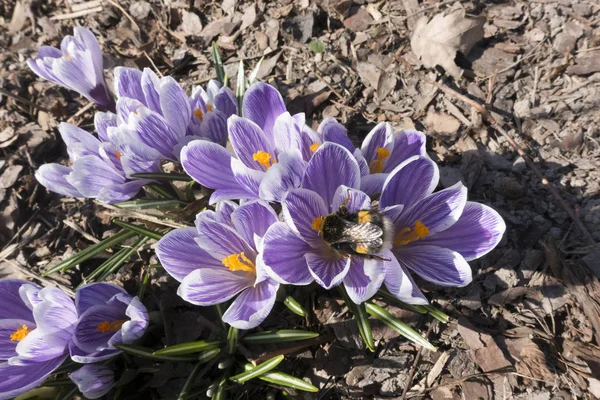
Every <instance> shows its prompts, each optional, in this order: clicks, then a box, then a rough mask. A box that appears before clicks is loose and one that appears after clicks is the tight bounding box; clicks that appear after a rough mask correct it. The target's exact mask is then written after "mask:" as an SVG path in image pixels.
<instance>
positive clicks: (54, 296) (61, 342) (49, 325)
mask: <svg viewBox="0 0 600 400" xmlns="http://www.w3.org/2000/svg"><path fill="white" fill-rule="evenodd" d="M38 297H39V298H40V299H41V302H40V303H38V304H37V305H36V306H35V307H34V309H33V317H34V319H35V322H36V325H37V329H36V330H37V331H40V332H41V334H42V335H43V337H44V340H45V342H46V343H48V344H49V345H51V346H58V347H61V348H63V349H64V348H65V347H66V346H67V344H68V343H69V341H70V340H71V335H72V334H73V330H74V329H75V324H76V323H77V311H76V310H75V304H74V303H73V300H72V299H71V298H70V297H69V296H68V295H67V294H66V293H64V292H63V291H62V290H60V289H58V288H55V287H46V288H44V289H42V290H40V291H39V292H38Z"/></svg>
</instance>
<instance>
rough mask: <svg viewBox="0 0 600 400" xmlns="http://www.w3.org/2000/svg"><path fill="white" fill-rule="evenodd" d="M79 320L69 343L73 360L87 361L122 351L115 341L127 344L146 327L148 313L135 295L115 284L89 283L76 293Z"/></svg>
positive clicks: (139, 336)
mask: <svg viewBox="0 0 600 400" xmlns="http://www.w3.org/2000/svg"><path fill="white" fill-rule="evenodd" d="M75 306H76V308H77V314H78V316H79V320H78V321H77V325H76V326H75V331H74V333H73V339H72V341H71V343H70V344H69V349H70V352H71V358H72V359H73V361H75V362H79V363H83V364H89V363H95V362H99V361H103V360H106V359H109V358H111V357H113V356H115V355H117V354H119V353H120V352H121V350H119V349H118V348H116V347H115V346H114V345H115V344H120V343H125V344H130V343H132V342H134V341H135V340H137V339H139V338H141V337H142V335H143V334H144V332H145V331H146V328H147V327H148V312H147V311H146V307H144V305H143V304H142V303H141V302H140V300H139V299H138V298H137V297H133V296H130V295H129V294H127V292H125V290H123V289H122V288H120V287H119V286H117V285H113V284H110V283H91V284H87V285H84V286H82V287H81V288H80V289H79V290H78V291H77V293H76V294H75Z"/></svg>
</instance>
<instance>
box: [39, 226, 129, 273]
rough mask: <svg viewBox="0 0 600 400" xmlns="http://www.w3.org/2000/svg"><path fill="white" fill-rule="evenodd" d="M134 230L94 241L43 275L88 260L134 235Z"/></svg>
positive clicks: (66, 268)
mask: <svg viewBox="0 0 600 400" xmlns="http://www.w3.org/2000/svg"><path fill="white" fill-rule="evenodd" d="M136 235H137V234H136V233H135V232H131V231H125V230H124V231H121V232H119V233H117V234H116V235H113V236H111V237H109V238H107V239H104V240H102V241H101V242H99V243H96V244H94V245H92V246H90V247H88V248H87V249H85V250H82V251H80V252H79V253H77V254H75V255H73V256H71V257H69V258H67V259H66V260H63V261H61V262H59V263H58V264H56V265H55V266H53V267H52V268H50V269H49V270H48V271H46V272H44V276H46V275H50V274H53V273H55V272H57V271H60V270H62V271H66V270H68V269H70V268H73V267H74V266H76V265H78V264H81V263H82V262H84V261H86V260H89V259H90V258H92V257H94V256H96V255H97V254H100V253H102V252H103V251H104V250H106V249H108V248H109V247H113V246H114V245H116V244H119V243H121V242H123V241H125V240H127V239H129V238H132V237H134V236H136Z"/></svg>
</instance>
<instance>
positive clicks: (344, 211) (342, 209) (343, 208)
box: [338, 189, 350, 215]
mask: <svg viewBox="0 0 600 400" xmlns="http://www.w3.org/2000/svg"><path fill="white" fill-rule="evenodd" d="M349 203H350V189H348V192H347V194H346V198H345V199H344V201H343V202H342V204H341V205H340V208H339V209H338V213H340V214H342V215H348V214H349V211H348V204H349Z"/></svg>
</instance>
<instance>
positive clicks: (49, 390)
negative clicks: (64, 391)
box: [14, 380, 77, 400]
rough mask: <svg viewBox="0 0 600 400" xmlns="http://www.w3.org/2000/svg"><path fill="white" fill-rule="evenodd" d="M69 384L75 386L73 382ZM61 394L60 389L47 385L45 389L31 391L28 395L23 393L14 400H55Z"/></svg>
mask: <svg viewBox="0 0 600 400" xmlns="http://www.w3.org/2000/svg"><path fill="white" fill-rule="evenodd" d="M69 382H70V383H71V385H73V382H71V380H69ZM76 389H77V388H76ZM71 391H72V390H71ZM59 394H60V389H59V388H57V387H48V385H46V384H45V386H44V387H39V388H36V389H33V390H30V391H28V392H26V393H23V394H21V395H19V396H17V397H15V399H14V400H55V399H56V398H57V397H58V395H59ZM73 394H75V393H73Z"/></svg>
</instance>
